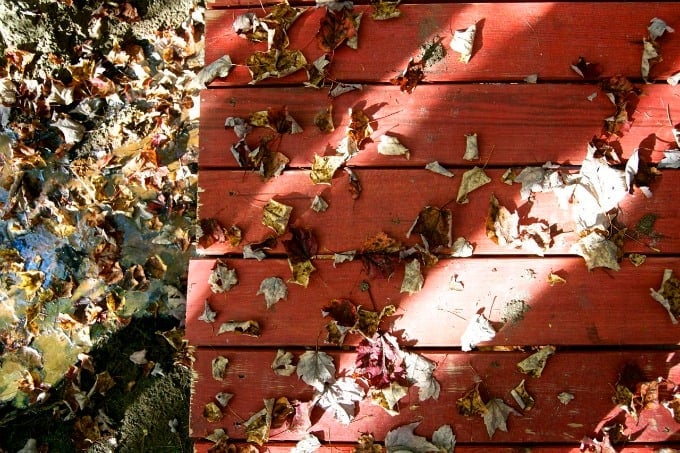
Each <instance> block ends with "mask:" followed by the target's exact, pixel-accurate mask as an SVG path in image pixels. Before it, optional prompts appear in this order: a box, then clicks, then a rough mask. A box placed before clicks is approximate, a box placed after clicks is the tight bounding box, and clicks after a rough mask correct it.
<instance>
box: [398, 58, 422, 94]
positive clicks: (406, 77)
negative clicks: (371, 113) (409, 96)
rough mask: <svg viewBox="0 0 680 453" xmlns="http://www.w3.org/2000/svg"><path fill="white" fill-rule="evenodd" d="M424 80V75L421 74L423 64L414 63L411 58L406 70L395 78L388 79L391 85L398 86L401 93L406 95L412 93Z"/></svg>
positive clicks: (419, 62)
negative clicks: (403, 92)
mask: <svg viewBox="0 0 680 453" xmlns="http://www.w3.org/2000/svg"><path fill="white" fill-rule="evenodd" d="M424 78H425V73H424V72H423V62H422V61H417V62H416V61H414V60H413V58H411V59H409V61H408V64H407V65H406V69H404V71H403V72H402V73H401V74H400V75H398V76H396V77H393V78H392V79H390V83H391V84H392V85H399V89H400V90H401V91H405V92H407V93H412V92H413V90H415V89H416V86H417V85H418V83H419V82H421V81H422V80H423V79H424Z"/></svg>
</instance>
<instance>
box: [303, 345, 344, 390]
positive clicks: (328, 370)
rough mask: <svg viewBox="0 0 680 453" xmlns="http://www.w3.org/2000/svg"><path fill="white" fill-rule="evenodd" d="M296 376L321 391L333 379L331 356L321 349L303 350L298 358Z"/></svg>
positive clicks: (333, 366)
mask: <svg viewBox="0 0 680 453" xmlns="http://www.w3.org/2000/svg"><path fill="white" fill-rule="evenodd" d="M297 375H298V378H300V379H302V380H303V381H304V382H305V383H306V384H308V385H311V386H312V387H314V389H315V390H317V391H318V392H323V390H324V387H325V384H326V383H332V382H334V381H335V365H334V363H333V357H331V356H329V355H328V354H326V353H325V352H323V351H305V352H304V353H303V354H302V355H301V356H300V359H299V360H298V365H297Z"/></svg>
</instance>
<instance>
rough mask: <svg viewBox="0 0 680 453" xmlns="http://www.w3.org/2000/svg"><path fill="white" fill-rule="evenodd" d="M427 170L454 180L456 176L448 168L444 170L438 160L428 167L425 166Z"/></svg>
mask: <svg viewBox="0 0 680 453" xmlns="http://www.w3.org/2000/svg"><path fill="white" fill-rule="evenodd" d="M425 170H430V171H431V172H433V173H437V174H438V175H442V176H446V177H447V178H453V176H454V175H453V173H451V172H450V171H448V170H447V169H446V168H444V167H443V166H442V165H441V164H440V163H439V162H437V161H436V160H435V161H434V162H430V163H428V164H427V165H425Z"/></svg>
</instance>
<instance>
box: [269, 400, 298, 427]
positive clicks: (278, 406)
mask: <svg viewBox="0 0 680 453" xmlns="http://www.w3.org/2000/svg"><path fill="white" fill-rule="evenodd" d="M293 414H295V409H294V408H293V405H292V404H290V401H288V398H286V397H285V396H281V397H279V398H276V402H275V403H274V407H273V408H272V422H271V428H281V427H282V426H283V425H285V424H286V423H287V422H288V419H290V418H291V416H292V415H293Z"/></svg>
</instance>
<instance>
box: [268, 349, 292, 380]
mask: <svg viewBox="0 0 680 453" xmlns="http://www.w3.org/2000/svg"><path fill="white" fill-rule="evenodd" d="M295 368H296V367H295V365H293V354H292V353H291V352H287V351H284V350H283V349H279V350H277V351H276V357H274V361H273V362H272V370H274V373H276V374H277V375H279V376H290V375H291V374H293V373H294V372H295Z"/></svg>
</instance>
